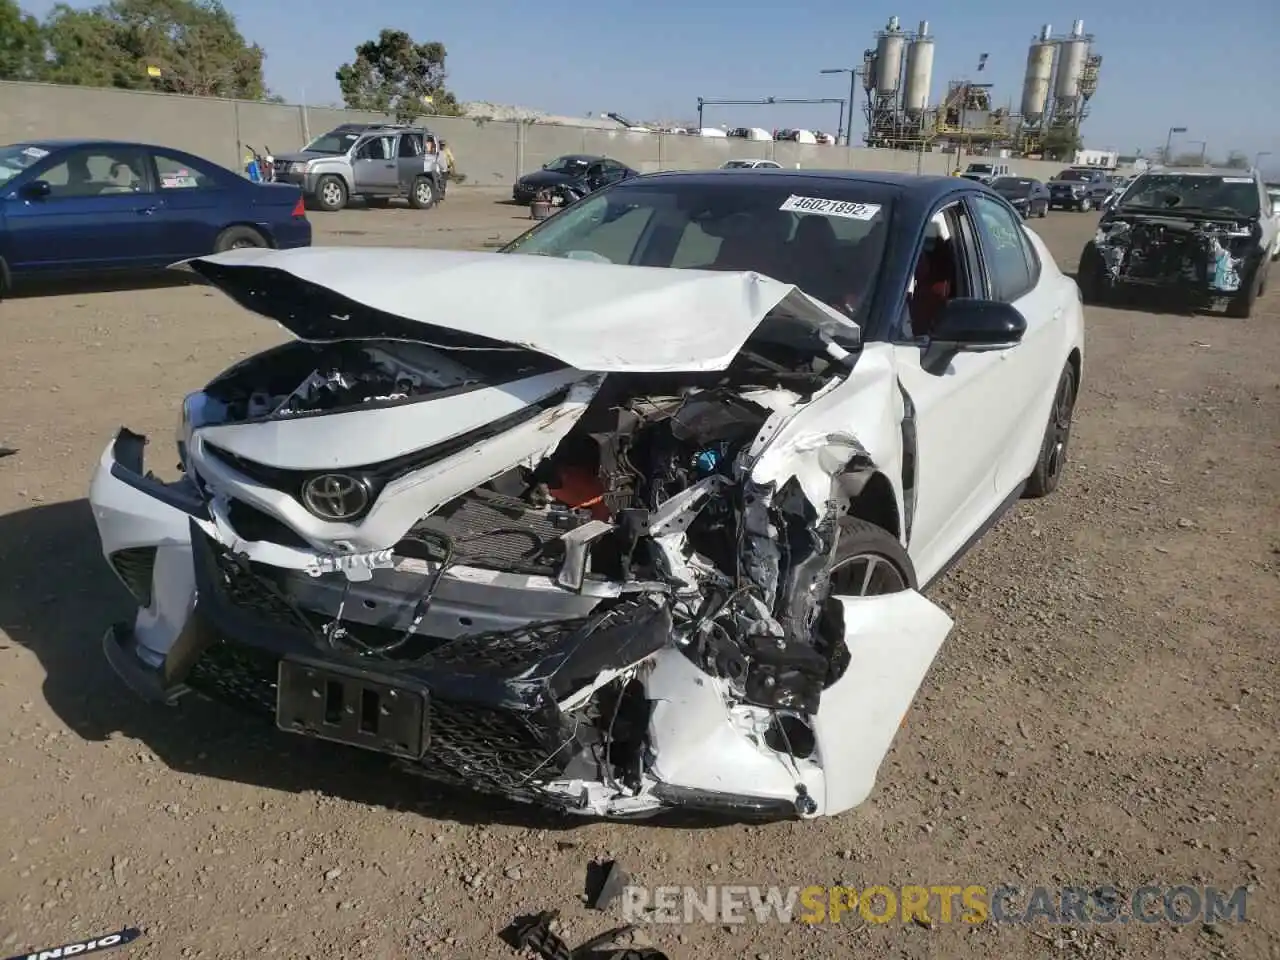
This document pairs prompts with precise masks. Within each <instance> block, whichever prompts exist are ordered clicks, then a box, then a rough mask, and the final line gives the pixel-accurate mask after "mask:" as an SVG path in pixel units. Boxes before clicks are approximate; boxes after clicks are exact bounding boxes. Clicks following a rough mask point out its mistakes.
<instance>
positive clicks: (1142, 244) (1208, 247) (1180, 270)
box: [1094, 214, 1255, 294]
mask: <svg viewBox="0 0 1280 960" xmlns="http://www.w3.org/2000/svg"><path fill="white" fill-rule="evenodd" d="M1254 245H1255V238H1254V236H1253V232H1252V231H1251V230H1250V229H1249V228H1248V227H1247V226H1245V225H1242V224H1239V223H1236V222H1232V221H1217V220H1204V219H1199V218H1196V219H1187V218H1178V217H1176V216H1172V215H1171V216H1138V215H1136V214H1133V215H1126V216H1124V217H1123V218H1121V217H1118V216H1117V217H1116V218H1115V219H1110V220H1104V222H1103V223H1101V224H1100V225H1099V227H1098V230H1097V233H1096V234H1095V236H1094V246H1095V247H1096V248H1097V250H1098V253H1099V255H1100V257H1101V260H1102V264H1103V270H1104V273H1105V275H1106V277H1107V278H1108V279H1109V280H1110V281H1112V282H1113V283H1114V282H1118V283H1132V284H1144V285H1163V286H1177V287H1198V288H1200V289H1202V290H1205V291H1207V292H1210V293H1213V294H1230V293H1235V292H1237V291H1238V290H1239V289H1240V287H1241V283H1242V279H1241V278H1242V271H1243V269H1244V264H1245V261H1246V259H1247V258H1248V256H1249V255H1250V251H1251V249H1252V247H1253V246H1254Z"/></svg>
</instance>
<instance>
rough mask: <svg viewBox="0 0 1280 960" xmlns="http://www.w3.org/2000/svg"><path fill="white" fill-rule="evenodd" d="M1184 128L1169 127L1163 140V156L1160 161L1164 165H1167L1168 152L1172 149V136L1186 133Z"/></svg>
mask: <svg viewBox="0 0 1280 960" xmlns="http://www.w3.org/2000/svg"><path fill="white" fill-rule="evenodd" d="M1186 132H1187V128H1186V127H1170V128H1169V135H1168V136H1167V137H1165V138H1164V156H1163V157H1161V159H1162V160H1163V161H1164V162H1165V164H1166V165H1168V163H1169V151H1170V150H1172V149H1173V135H1174V134H1175V133H1186Z"/></svg>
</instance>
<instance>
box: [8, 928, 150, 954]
mask: <svg viewBox="0 0 1280 960" xmlns="http://www.w3.org/2000/svg"><path fill="white" fill-rule="evenodd" d="M140 936H142V931H141V930H138V929H137V928H135V927H125V928H124V929H123V930H117V931H116V932H115V933H106V934H103V935H102V936H100V937H94V938H93V939H91V940H76V941H75V942H74V943H64V944H63V945H62V946H60V947H46V948H45V949H43V950H33V951H32V952H31V953H20V954H18V955H17V956H16V957H9V958H8V960H55V958H61V957H78V956H82V955H84V954H90V953H98V952H100V951H102V950H110V949H112V948H113V947H123V946H124V945H125V944H126V943H133V941H135V940H137V939H138V938H139V937H140Z"/></svg>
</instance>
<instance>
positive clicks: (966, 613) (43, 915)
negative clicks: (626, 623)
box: [0, 190, 1280, 960]
mask: <svg viewBox="0 0 1280 960" xmlns="http://www.w3.org/2000/svg"><path fill="white" fill-rule="evenodd" d="M313 219H314V222H315V225H316V229H317V242H318V243H351V244H388V245H391V244H394V245H422V246H452V247H483V246H485V245H496V243H497V242H498V241H499V240H500V239H505V238H509V237H511V236H513V235H514V234H515V233H517V232H518V231H520V230H521V229H522V228H523V227H525V226H527V225H528V221H527V220H525V219H523V212H522V211H521V210H519V209H517V208H514V207H511V206H508V205H505V204H501V203H497V202H495V196H494V195H493V194H490V193H487V192H483V191H479V190H471V191H466V190H458V191H457V192H456V195H455V196H453V197H451V198H450V200H449V201H448V202H447V203H446V204H445V205H444V206H443V207H442V208H441V209H438V210H435V211H431V212H427V213H418V212H415V211H410V210H408V209H391V210H381V211H366V210H350V211H346V212H343V213H340V214H335V215H324V214H317V215H315V216H314V218H313ZM1093 222H1094V218H1093V217H1092V216H1089V215H1079V214H1067V213H1058V214H1051V215H1050V217H1049V218H1048V219H1047V220H1043V221H1036V222H1035V223H1034V227H1035V229H1037V230H1039V231H1040V232H1041V234H1042V236H1044V238H1045V239H1046V241H1047V242H1048V243H1049V245H1050V246H1051V247H1052V248H1053V249H1054V250H1055V252H1056V253H1057V255H1058V256H1059V258H1060V262H1061V264H1062V266H1063V267H1064V269H1071V268H1074V266H1075V261H1076V257H1077V256H1078V253H1079V250H1080V247H1081V245H1082V244H1083V242H1084V241H1085V240H1086V239H1087V237H1088V236H1089V234H1090V232H1091V230H1092V224H1093ZM1278 276H1280V275H1278ZM1276 283H1277V284H1280V279H1277V281H1276ZM1088 320H1089V331H1088V347H1087V353H1086V367H1085V388H1084V391H1083V395H1082V396H1081V398H1080V403H1079V406H1078V411H1077V412H1078V417H1077V426H1076V430H1075V433H1074V437H1073V447H1072V463H1071V466H1070V468H1069V472H1068V476H1067V478H1066V480H1065V481H1064V484H1063V487H1062V488H1061V490H1060V491H1059V493H1058V495H1056V496H1054V497H1052V498H1050V499H1048V500H1045V501H1040V502H1037V503H1035V504H1023V505H1020V506H1019V507H1018V508H1017V509H1016V510H1015V511H1014V512H1012V513H1011V514H1010V515H1009V516H1008V517H1006V518H1005V519H1004V520H1003V521H1002V522H1001V523H1000V524H999V525H997V527H996V528H995V529H994V530H993V531H992V532H991V533H990V534H988V536H987V537H986V539H985V540H984V541H983V543H982V544H981V545H980V546H979V547H978V548H977V549H976V550H974V551H973V552H972V553H970V554H969V556H968V557H967V558H966V559H965V560H964V561H963V562H962V563H961V564H960V565H959V567H958V568H957V569H956V570H955V571H954V572H953V573H952V574H950V575H949V576H948V577H947V578H946V579H945V580H944V581H943V582H942V583H941V584H940V585H939V586H938V587H936V588H935V590H934V597H935V599H937V600H938V601H939V602H941V603H942V604H943V605H944V606H946V607H947V609H948V610H949V611H950V612H951V613H952V614H953V615H954V616H955V618H956V621H957V626H956V629H955V631H954V632H953V633H952V636H951V638H950V640H949V642H948V644H947V645H946V646H945V647H944V649H943V652H942V654H941V656H940V658H939V660H938V661H937V663H936V664H935V665H934V668H933V670H932V672H931V674H930V676H929V677H928V679H927V681H926V683H925V686H924V688H923V690H922V691H921V693H920V696H919V698H918V700H917V703H916V706H915V708H914V709H913V710H912V712H911V714H910V715H909V717H908V719H907V723H906V725H905V727H904V729H903V731H902V733H901V735H900V736H899V737H898V740H897V743H896V745H895V747H894V749H893V751H892V753H891V754H890V756H889V758H888V760H887V762H886V765H885V767H884V769H883V771H882V775H881V782H880V786H879V788H878V789H877V790H876V791H875V793H874V794H873V795H872V798H871V799H870V801H869V802H868V803H867V804H865V805H864V806H863V807H862V808H860V809H858V810H856V811H853V812H851V813H849V814H847V815H845V816H841V817H838V818H835V819H833V820H830V821H824V822H820V823H810V824H783V825H770V826H742V825H731V826H724V825H721V826H715V827H710V828H702V829H690V828H688V827H687V826H686V827H677V826H665V827H664V826H654V825H643V824H641V825H634V824H632V825H623V824H611V823H587V824H582V823H578V822H577V821H573V822H569V823H565V822H562V821H557V820H548V819H539V818H536V817H533V818H531V817H530V816H529V814H527V813H522V812H520V811H512V810H508V809H506V808H502V807H494V806H492V805H489V804H484V803H480V802H478V801H477V800H475V798H472V797H457V796H444V795H438V794H436V793H434V792H433V791H432V790H431V789H430V788H428V787H427V786H426V785H425V784H423V783H421V782H419V781H417V780H414V779H410V778H406V777H403V776H400V775H396V774H393V773H390V772H388V771H386V770H385V769H384V768H383V766H382V765H381V764H380V763H379V762H378V761H377V759H376V758H371V757H368V756H365V755H363V754H356V753H353V752H345V751H342V750H340V749H329V748H323V747H321V746H318V745H315V744H311V743H309V742H306V741H303V740H300V739H294V738H290V737H286V736H285V735H277V734H274V733H272V732H271V731H265V730H262V729H260V728H257V727H254V726H251V725H249V724H247V723H245V722H243V721H241V720H239V719H238V718H237V717H236V716H234V715H232V714H230V713H228V712H227V711H225V710H223V709H222V708H219V707H215V706H213V705H210V704H205V703H201V702H196V701H190V702H184V703H183V704H181V705H180V706H179V707H176V708H168V709H166V708H153V707H148V706H145V705H143V704H141V703H139V702H138V701H136V700H135V699H134V698H133V697H132V696H131V695H130V694H128V693H127V692H126V691H125V690H124V689H123V688H122V687H121V685H120V684H119V683H118V682H117V681H116V680H115V678H114V676H113V675H112V673H111V671H110V669H109V668H108V667H107V665H106V663H105V661H104V660H103V659H102V656H101V654H100V652H99V637H100V636H101V634H102V631H103V629H104V628H105V626H106V624H107V623H109V622H110V621H111V620H114V619H120V618H123V617H126V616H131V611H130V606H131V604H130V602H129V600H128V598H127V596H126V595H125V593H124V591H123V590H122V589H121V588H120V587H119V586H118V585H117V584H116V582H115V581H114V579H113V578H112V577H111V575H110V574H109V573H108V571H107V568H106V566H105V565H104V563H103V562H102V560H101V557H100V555H99V554H98V542H97V537H96V534H95V532H94V528H93V523H92V519H91V517H90V513H89V509H88V506H87V503H86V501H85V499H84V497H85V494H86V491H87V487H88V481H89V477H90V474H91V471H92V468H93V466H94V463H95V461H96V459H97V457H98V456H99V454H100V452H101V450H102V447H103V446H104V444H105V443H106V441H107V440H108V439H109V437H110V436H111V435H112V433H113V431H114V430H115V429H116V427H117V426H118V425H119V424H121V423H125V424H128V425H130V426H131V427H133V428H134V429H139V430H142V431H145V432H147V433H149V434H150V435H151V436H153V437H154V438H155V442H154V443H153V445H152V447H151V456H152V459H153V460H154V461H155V462H154V463H152V464H150V465H151V466H153V467H155V468H157V469H158V470H160V471H161V472H167V471H168V470H169V469H170V464H169V460H170V458H171V454H170V451H169V444H170V442H171V439H170V438H171V436H172V431H173V428H174V423H175V418H176V411H177V408H178V401H179V399H180V397H181V396H182V394H183V393H185V392H186V391H188V390H189V389H193V388H195V387H197V386H198V385H199V384H200V383H201V382H202V381H203V380H204V379H206V378H207V377H209V376H210V375H212V374H214V373H215V372H217V371H218V370H220V369H222V368H223V367H225V366H226V365H228V364H229V363H230V362H231V361H232V360H234V359H235V358H237V357H239V356H242V355H244V354H246V353H249V352H252V351H255V350H258V349H261V348H262V347H264V346H266V345H267V344H269V343H271V342H273V341H274V340H275V339H277V338H278V336H279V334H278V332H277V331H276V330H275V329H274V328H273V327H271V326H270V325H268V324H264V323H262V322H261V321H260V320H257V319H254V318H251V317H250V316H249V315H247V314H245V313H243V312H241V311H239V310H238V309H236V308H235V307H233V306H232V305H231V304H230V303H229V302H225V301H224V300H223V299H222V298H221V297H220V296H219V295H216V294H213V293H211V292H208V291H207V290H204V289H201V288H198V287H167V288H154V289H145V290H137V289H134V290H92V289H86V288H76V289H62V290H58V291H53V292H48V291H45V292H41V294H40V295H35V296H29V297H23V298H19V299H13V300H9V301H6V302H5V303H4V304H3V305H0V329H3V332H4V337H5V351H4V355H5V361H6V362H5V367H6V376H5V377H4V379H3V381H2V382H0V446H2V447H9V448H16V449H17V453H16V454H15V455H12V456H8V457H4V458H3V459H0V564H2V567H0V569H3V571H4V574H3V576H0V743H2V744H3V768H2V769H3V776H0V856H3V857H5V858H7V863H6V866H5V869H4V872H3V874H0V955H4V954H10V953H14V954H16V953H19V952H20V951H22V952H24V953H25V951H27V950H30V949H38V948H41V947H47V946H53V945H55V944H58V943H62V942H65V941H68V940H72V939H75V938H77V937H89V936H93V935H95V934H104V933H108V932H110V931H113V930H116V929H119V928H121V927H123V926H126V925H136V926H139V927H141V928H143V930H144V932H145V935H144V937H143V938H142V939H141V940H139V941H138V942H137V943H136V944H134V945H132V946H130V947H127V948H125V949H123V950H121V951H120V954H119V955H121V956H125V955H127V956H128V957H131V958H143V957H146V958H165V960H169V958H177V957H208V958H217V960H233V958H241V957H258V956H262V955H276V956H282V957H289V958H307V957H310V958H321V957H324V958H337V957H352V958H401V957H404V958H408V957H415V958H416V957H422V956H443V957H462V958H487V957H495V958H496V957H508V956H513V953H512V952H511V951H510V950H509V949H508V948H507V947H506V946H505V945H503V944H502V943H501V942H500V941H499V940H498V938H497V936H496V932H497V931H498V930H499V929H500V928H501V927H503V926H504V925H505V924H506V923H507V922H508V921H509V920H510V919H511V918H512V917H513V916H515V915H516V914H519V913H525V912H528V911H531V910H536V909H542V908H556V909H560V910H562V911H563V917H564V922H565V924H566V926H567V927H568V934H567V939H569V940H570V942H571V943H576V942H578V941H581V940H584V939H586V938H587V937H588V936H592V935H594V934H596V933H598V932H600V931H602V930H604V929H606V928H608V927H609V926H612V925H615V924H616V923H617V922H618V920H617V913H616V910H615V911H614V913H613V914H611V915H608V914H601V913H592V912H589V911H588V910H587V909H586V908H585V906H584V905H583V903H582V901H581V896H580V894H581V891H582V885H583V877H584V871H585V868H586V865H587V863H588V862H589V861H590V860H591V859H593V858H597V857H616V858H617V859H618V860H619V861H620V862H621V863H622V864H623V865H624V866H625V867H626V869H627V870H628V871H629V872H630V873H631V874H632V876H633V877H634V878H635V881H636V882H637V883H642V884H649V885H691V886H698V887H701V886H705V885H706V884H708V883H727V884H770V883H774V884H781V885H784V886H792V885H802V886H803V885H808V884H846V885H851V886H855V887H859V888H863V887H867V886H870V885H875V884H887V885H890V886H896V885H900V884H923V885H932V884H955V885H958V886H966V885H971V884H983V885H986V886H988V887H995V886H998V885H1001V884H1015V885H1019V886H1021V887H1023V888H1026V887H1029V886H1033V885H1036V884H1042V885H1047V886H1051V887H1055V888H1056V887H1060V886H1062V885H1070V884H1079V885H1092V884H1110V885H1113V886H1115V887H1117V888H1119V889H1120V890H1121V891H1124V892H1128V891H1131V890H1133V889H1134V888H1135V887H1138V886H1141V885H1142V884H1145V883H1155V884H1165V885H1175V884H1181V883H1187V884H1192V885H1203V884H1212V885H1217V886H1219V887H1227V888H1233V887H1236V886H1237V885H1245V884H1247V885H1249V889H1250V891H1251V893H1250V899H1249V904H1248V910H1249V921H1248V922H1247V923H1244V924H1229V923H1226V924H1218V925H1215V926H1205V925H1203V924H1201V923H1199V922H1195V923H1191V924H1186V925H1181V926H1176V925H1173V924H1169V923H1160V924H1153V925H1145V924H1133V925H1129V926H1120V925H1116V924H1112V925H1109V926H1105V927H1098V926H1094V927H1064V926H1050V925H1044V924H1041V925H1032V926H1027V925H1022V926H1012V927H1011V926H1005V925H1000V926H997V925H994V924H981V925H977V926H970V925H966V924H961V923H949V924H948V923H943V922H940V921H939V920H938V918H937V917H935V922H934V923H933V924H932V925H924V924H919V923H908V924H902V923H898V922H893V923H886V924H876V923H871V924H868V923H866V922H864V921H863V920H861V919H859V918H857V917H856V915H855V916H853V917H845V918H844V920H843V922H841V923H839V924H828V925H817V926H807V925H800V924H793V925H789V926H788V925H781V924H768V925H761V924H757V923H755V922H751V923H747V924H740V925H724V924H720V923H711V922H695V923H692V924H688V925H679V926H670V925H664V926H650V927H648V928H647V932H646V933H645V934H644V935H643V936H647V937H649V938H650V939H652V940H653V941H654V942H656V943H657V944H659V945H660V946H661V947H662V948H663V949H664V950H666V951H667V952H668V953H669V954H670V956H671V957H672V958H673V960H683V958H694V957H698V958H709V957H714V958H721V957H757V958H760V957H771V958H778V960H780V958H784V957H794V958H826V957H831V958H835V957H845V956H849V955H852V954H860V955H863V956H870V957H903V958H924V957H931V958H934V957H938V958H941V957H970V956H972V957H982V958H988V957H1002V958H1003V957H1008V958H1036V957H1077V956H1078V957H1091V958H1113V957H1151V958H1179V957H1230V958H1246V957H1276V956H1280V911H1277V909H1276V906H1275V896H1276V891H1277V889H1278V888H1280V887H1278V885H1280V857H1277V853H1278V851H1280V845H1278V843H1277V838H1276V833H1275V828H1274V821H1273V820H1272V819H1271V818H1272V816H1274V814H1275V813H1276V811H1277V802H1276V796H1277V791H1276V788H1277V774H1276V764H1275V760H1276V754H1275V736H1276V730H1277V728H1278V727H1280V709H1278V701H1277V696H1278V691H1280V686H1278V685H1277V683H1276V680H1277V670H1276V664H1277V643H1276V641H1277V640H1278V639H1280V636H1278V630H1277V626H1276V625H1277V623H1280V616H1278V614H1280V582H1278V579H1277V578H1278V575H1280V532H1278V531H1277V523H1276V520H1277V517H1280V498H1278V496H1277V494H1278V493H1280V428H1278V425H1280V374H1278V373H1277V369H1278V368H1277V364H1276V358H1277V357H1280V323H1278V322H1277V321H1280V293H1272V294H1271V295H1270V296H1268V297H1267V298H1266V299H1264V300H1263V301H1262V303H1261V305H1260V309H1259V310H1258V311H1257V313H1256V315H1255V317H1254V318H1253V319H1252V320H1249V321H1239V320H1228V319H1224V318H1222V317H1217V316H1202V317H1190V316H1179V315H1171V314H1151V313H1141V312H1136V311H1130V310H1121V309H1106V310H1103V309H1094V310H1090V312H1089V316H1088Z"/></svg>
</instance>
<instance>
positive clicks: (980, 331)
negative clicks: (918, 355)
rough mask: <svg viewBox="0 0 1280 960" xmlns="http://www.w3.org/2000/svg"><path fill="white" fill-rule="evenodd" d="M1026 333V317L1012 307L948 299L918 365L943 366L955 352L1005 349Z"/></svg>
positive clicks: (1015, 344) (985, 302) (996, 302)
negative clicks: (939, 364) (940, 363)
mask: <svg viewBox="0 0 1280 960" xmlns="http://www.w3.org/2000/svg"><path fill="white" fill-rule="evenodd" d="M1026 332H1027V318H1026V317H1024V316H1023V315H1022V314H1021V313H1020V312H1019V311H1018V309H1017V308H1016V307H1014V306H1013V305H1012V304H1008V303H1001V302H999V301H997V300H975V299H972V298H969V297H958V298H956V299H955V300H949V301H948V302H947V304H946V306H944V307H943V308H942V314H941V316H939V317H938V322H937V324H936V325H935V326H934V328H933V332H932V333H931V334H930V335H929V345H928V347H927V349H926V350H925V356H924V357H923V358H922V366H925V367H926V368H927V367H931V366H933V365H935V364H938V363H939V362H942V363H945V361H946V360H947V359H949V358H950V357H951V356H953V355H954V354H956V353H960V352H962V351H963V352H967V353H980V352H985V351H988V350H1008V349H1009V348H1010V347H1014V346H1017V345H1018V344H1019V343H1020V342H1021V341H1022V337H1023V334H1025V333H1026Z"/></svg>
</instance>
